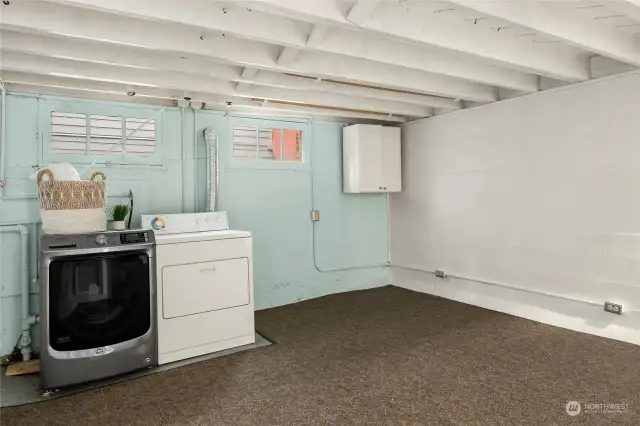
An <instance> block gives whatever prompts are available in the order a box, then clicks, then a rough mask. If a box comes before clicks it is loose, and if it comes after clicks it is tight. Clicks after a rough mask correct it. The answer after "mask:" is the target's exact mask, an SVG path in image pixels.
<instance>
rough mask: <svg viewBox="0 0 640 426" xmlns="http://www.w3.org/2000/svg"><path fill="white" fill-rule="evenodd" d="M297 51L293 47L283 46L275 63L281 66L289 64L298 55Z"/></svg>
mask: <svg viewBox="0 0 640 426" xmlns="http://www.w3.org/2000/svg"><path fill="white" fill-rule="evenodd" d="M298 52H300V51H299V50H298V49H296V48H295V47H291V46H285V47H283V48H282V52H280V56H278V61H277V62H276V63H277V64H278V65H283V66H287V65H291V64H292V63H293V61H295V60H296V58H297V57H298Z"/></svg>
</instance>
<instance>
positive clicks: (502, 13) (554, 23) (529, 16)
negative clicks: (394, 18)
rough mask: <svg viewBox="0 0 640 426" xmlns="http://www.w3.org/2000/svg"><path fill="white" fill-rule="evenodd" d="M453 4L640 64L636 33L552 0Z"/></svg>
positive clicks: (461, 0) (470, 0)
mask: <svg viewBox="0 0 640 426" xmlns="http://www.w3.org/2000/svg"><path fill="white" fill-rule="evenodd" d="M451 1H452V2H453V3H455V4H457V5H459V6H463V7H465V8H467V9H470V10H474V11H476V12H480V13H483V14H486V15H490V16H494V17H496V18H498V19H502V20H505V21H509V22H512V23H514V24H517V25H521V26H523V27H527V28H530V29H532V30H533V31H535V32H537V33H541V34H544V35H547V36H551V37H554V38H557V39H559V40H562V41H563V42H565V43H567V44H569V45H572V46H575V47H578V48H580V49H584V50H587V51H590V52H594V53H598V54H600V55H603V56H607V57H609V58H612V59H616V60H618V61H621V62H626V63H628V64H633V65H636V66H640V49H639V48H638V46H637V44H636V41H635V39H634V37H633V36H631V35H626V34H624V33H623V32H621V31H618V30H617V29H615V28H613V27H612V28H607V27H604V26H599V25H597V24H595V23H593V22H589V21H588V20H585V19H580V16H579V15H578V14H577V13H576V12H575V11H573V10H570V9H569V8H567V6H566V4H557V3H554V2H551V1H487V0H451Z"/></svg>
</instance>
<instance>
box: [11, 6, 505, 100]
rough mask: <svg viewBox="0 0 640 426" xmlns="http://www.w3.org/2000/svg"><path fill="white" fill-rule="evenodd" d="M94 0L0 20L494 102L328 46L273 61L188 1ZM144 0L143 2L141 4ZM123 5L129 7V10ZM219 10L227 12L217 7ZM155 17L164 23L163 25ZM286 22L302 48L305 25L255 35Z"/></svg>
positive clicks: (489, 95)
mask: <svg viewBox="0 0 640 426" xmlns="http://www.w3.org/2000/svg"><path fill="white" fill-rule="evenodd" d="M98 2H99V4H102V3H103V2H102V0H91V2H90V1H89V0H86V1H83V2H72V3H74V4H76V3H77V4H80V3H82V4H84V5H86V7H89V8H88V9H87V8H78V7H67V6H62V5H59V4H55V3H50V2H33V1H29V2H15V3H13V4H12V5H11V7H8V8H5V9H6V10H4V16H3V22H2V26H3V27H4V28H8V29H16V30H20V31H27V32H42V33H49V34H58V35H62V36H65V37H72V38H76V39H85V40H87V39H88V40H95V41H102V42H109V43H113V44H118V45H129V46H136V47H144V48H147V49H153V50H159V51H162V52H176V53H178V52H179V53H182V54H187V56H188V55H189V54H195V55H199V56H208V57H211V58H216V59H217V60H219V61H224V62H229V63H232V64H234V65H242V66H253V67H257V68H261V69H273V70H279V71H284V72H292V73H298V74H311V75H317V76H319V77H323V78H337V79H340V78H345V79H348V80H353V81H357V82H361V83H365V84H374V85H380V86H388V87H391V88H398V89H407V90H412V91H418V92H422V93H427V94H435V95H441V96H448V97H453V98H460V99H469V100H476V101H479V102H491V101H494V100H495V93H494V90H493V88H492V87H490V86H487V85H482V84H478V83H474V82H470V81H465V80H461V79H458V78H451V77H448V76H445V75H442V74H436V73H430V72H424V71H419V70H417V69H408V68H404V67H399V66H397V65H391V64H385V63H377V62H374V61H371V60H367V59H361V58H356V57H350V56H343V55H339V54H333V53H327V52H318V51H313V52H311V51H304V52H300V54H299V55H298V58H297V59H296V61H295V63H293V64H291V65H289V66H282V65H278V64H277V63H276V61H277V58H278V55H279V53H280V49H281V48H279V47H278V46H274V45H269V44H265V43H264V42H258V41H251V40H248V39H246V38H242V39H241V38H237V37H233V36H232V35H230V34H227V33H225V34H220V33H210V32H204V33H203V30H202V27H203V26H205V25H207V28H211V27H213V25H212V24H211V22H215V19H214V18H215V17H216V16H217V14H211V15H207V14H206V13H204V14H202V15H201V13H203V11H202V10H200V9H198V8H192V7H191V6H190V7H189V8H185V7H181V6H180V7H178V6H176V7H173V8H168V7H163V5H167V4H174V0H163V1H161V2H160V1H158V2H155V1H152V2H149V1H148V0H136V1H135V2H130V1H128V0H127V1H122V0H114V1H112V2H111V1H109V2H104V5H103V6H104V7H108V8H116V7H119V8H123V9H124V10H126V11H128V13H126V14H124V13H121V14H120V16H119V15H118V14H117V13H116V14H105V13H102V12H96V11H95V10H91V8H90V4H89V3H91V4H93V3H96V4H97V3H98ZM66 3H69V2H66ZM190 4H191V3H190ZM193 4H194V5H195V4H202V2H197V3H196V2H194V3H193ZM206 4H208V5H209V6H207V7H213V6H211V5H214V6H216V7H217V6H219V4H217V3H215V2H208V1H207V2H206ZM145 5H146V8H143V6H145ZM129 8H134V9H133V10H130V9H129ZM207 10H209V9H204V11H207ZM185 11H186V12H185ZM194 11H195V15H194ZM133 12H137V13H142V12H148V15H145V18H146V19H148V20H141V19H134V18H131V17H127V16H123V15H128V16H134V15H135V16H137V15H136V14H135V13H133ZM245 12H246V11H245ZM246 13H250V12H246ZM251 13H252V12H251ZM220 14H222V15H223V16H227V15H225V14H224V13H222V12H220ZM52 16H55V19H51V17H52ZM242 16H245V15H242ZM187 18H193V19H195V20H196V21H195V22H194V23H193V24H194V25H187V24H185V23H183V25H176V24H178V23H180V22H182V21H183V20H186V19H187ZM222 19H226V18H222ZM158 21H165V23H162V22H158ZM225 22H226V21H225ZM232 22H236V21H235V20H234V21H232ZM250 22H251V21H250V20H249V23H250ZM169 23H171V24H169ZM246 24H247V23H246V22H245V25H246ZM291 26H293V27H294V28H295V29H297V31H299V32H300V34H298V35H295V36H292V38H291V40H290V42H289V43H282V44H283V45H287V46H290V47H297V46H301V47H302V48H306V47H305V43H306V37H307V36H306V34H307V33H308V30H307V31H304V32H302V31H300V30H299V27H300V25H299V24H297V25H294V24H290V25H284V24H283V27H282V28H280V27H278V25H275V27H276V28H278V30H277V31H275V30H274V31H271V30H272V29H273V28H272V27H269V28H270V29H269V31H268V32H266V33H264V32H263V33H260V37H261V36H265V35H268V34H276V35H278V34H280V35H279V36H278V37H281V33H282V32H284V31H293V30H291ZM225 28H226V27H225ZM241 28H244V27H239V28H236V31H240V29H241ZM309 28H310V26H309ZM255 31H257V29H255V28H250V29H247V33H244V32H243V37H249V36H250V35H251V34H253V36H252V37H255V38H258V37H259V35H258V34H256V33H255ZM287 34H289V32H287ZM292 34H294V33H292ZM296 34H297V33H296ZM272 37H274V36H272Z"/></svg>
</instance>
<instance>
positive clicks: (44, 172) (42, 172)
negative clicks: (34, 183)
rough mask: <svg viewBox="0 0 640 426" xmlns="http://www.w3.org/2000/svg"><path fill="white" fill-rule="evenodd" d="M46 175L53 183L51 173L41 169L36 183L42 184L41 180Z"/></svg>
mask: <svg viewBox="0 0 640 426" xmlns="http://www.w3.org/2000/svg"><path fill="white" fill-rule="evenodd" d="M45 175H47V176H49V181H51V182H53V181H54V180H55V179H54V178H53V173H52V172H51V170H49V169H42V170H40V171H39V172H38V179H37V180H38V183H40V182H42V178H43V177H44V176H45Z"/></svg>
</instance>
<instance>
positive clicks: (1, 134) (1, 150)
mask: <svg viewBox="0 0 640 426" xmlns="http://www.w3.org/2000/svg"><path fill="white" fill-rule="evenodd" d="M0 91H1V92H2V96H1V97H2V115H1V116H0V120H2V124H0V138H1V139H0V180H3V179H6V177H5V175H4V171H5V165H6V162H7V159H6V156H7V155H6V152H7V150H6V147H7V89H6V87H5V86H4V81H2V79H0ZM5 183H6V181H5ZM3 198H4V185H0V202H2V200H3Z"/></svg>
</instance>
